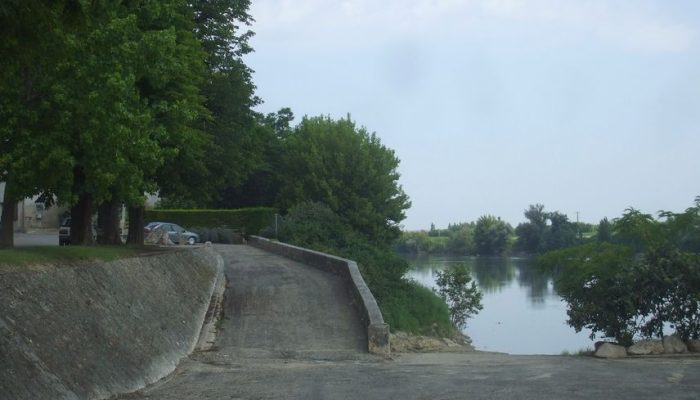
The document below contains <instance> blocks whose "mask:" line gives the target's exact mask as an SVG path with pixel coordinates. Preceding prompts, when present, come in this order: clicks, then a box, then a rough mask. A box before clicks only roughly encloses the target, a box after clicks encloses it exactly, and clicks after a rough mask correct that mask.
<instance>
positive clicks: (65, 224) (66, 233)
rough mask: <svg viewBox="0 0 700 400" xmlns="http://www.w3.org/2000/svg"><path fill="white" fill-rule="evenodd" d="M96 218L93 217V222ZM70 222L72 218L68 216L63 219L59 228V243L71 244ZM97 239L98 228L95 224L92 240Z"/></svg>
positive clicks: (61, 244)
mask: <svg viewBox="0 0 700 400" xmlns="http://www.w3.org/2000/svg"><path fill="white" fill-rule="evenodd" d="M94 221H95V219H94V218H93V222H94ZM70 222H71V218H70V217H66V218H64V219H63V221H61V226H60V227H59V228H58V245H59V246H68V245H69V244H70ZM96 240H97V229H96V228H95V225H94V224H93V226H92V242H93V243H94V242H95V241H96Z"/></svg>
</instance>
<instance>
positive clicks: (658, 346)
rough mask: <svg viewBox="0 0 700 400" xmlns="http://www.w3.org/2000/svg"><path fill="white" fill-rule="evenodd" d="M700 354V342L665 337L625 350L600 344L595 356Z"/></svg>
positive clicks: (621, 347)
mask: <svg viewBox="0 0 700 400" xmlns="http://www.w3.org/2000/svg"><path fill="white" fill-rule="evenodd" d="M689 352H691V353H697V352H700V341H698V340H691V341H688V343H686V342H683V340H681V339H680V338H679V337H678V336H675V335H674V336H664V337H663V340H642V341H640V342H637V343H635V344H633V345H632V346H630V347H627V348H625V347H624V346H620V345H618V344H615V343H607V342H605V343H599V344H598V345H597V346H596V351H595V353H594V354H593V355H594V356H596V357H598V358H624V357H627V356H650V355H661V354H685V353H689Z"/></svg>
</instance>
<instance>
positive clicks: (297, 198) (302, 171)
mask: <svg viewBox="0 0 700 400" xmlns="http://www.w3.org/2000/svg"><path fill="white" fill-rule="evenodd" d="M283 148H284V152H283V159H282V163H281V168H280V171H279V183H280V187H279V193H278V195H277V204H278V205H279V206H280V207H281V208H283V209H286V208H289V207H292V206H293V205H295V204H298V203H301V202H304V201H315V202H321V203H324V204H326V205H328V206H329V207H330V208H331V210H333V212H335V213H337V214H338V215H340V216H341V217H343V218H344V219H345V220H346V221H347V222H348V223H349V224H350V225H351V226H352V227H353V228H354V229H355V230H357V231H358V232H360V233H362V234H364V235H366V236H367V237H368V238H370V239H372V240H377V241H380V242H383V243H388V242H390V241H392V240H393V239H395V238H397V237H398V234H399V227H398V224H399V222H400V221H402V220H403V219H404V217H405V215H404V211H405V210H406V209H407V208H408V207H410V204H411V203H410V201H409V200H408V196H407V195H406V194H405V193H404V191H403V189H402V188H401V186H400V185H399V183H398V179H399V173H398V172H397V167H398V165H399V159H398V158H397V157H396V155H395V154H394V152H393V150H391V149H389V148H387V147H385V146H384V145H382V143H381V141H380V140H379V138H378V137H377V136H376V135H375V134H374V133H369V132H368V131H367V130H366V129H365V128H358V127H357V126H356V125H355V123H354V122H353V121H351V120H350V119H349V118H347V119H340V120H333V119H331V118H330V117H313V118H308V117H306V118H304V119H303V120H302V121H301V123H300V124H299V125H298V126H297V127H296V128H295V129H294V130H293V132H292V133H291V134H290V135H289V136H288V137H286V138H285V139H284V141H283Z"/></svg>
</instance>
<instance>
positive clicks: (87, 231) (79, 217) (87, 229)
mask: <svg viewBox="0 0 700 400" xmlns="http://www.w3.org/2000/svg"><path fill="white" fill-rule="evenodd" d="M70 215H71V224H70V242H71V244H72V245H76V246H87V245H90V244H93V238H92V196H91V195H89V194H86V193H83V194H81V195H80V197H79V198H78V203H77V204H76V205H74V206H73V207H72V208H71V209H70Z"/></svg>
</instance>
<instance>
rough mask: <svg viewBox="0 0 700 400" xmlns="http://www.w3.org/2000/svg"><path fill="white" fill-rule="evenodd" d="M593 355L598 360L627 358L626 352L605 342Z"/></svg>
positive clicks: (615, 345)
mask: <svg viewBox="0 0 700 400" xmlns="http://www.w3.org/2000/svg"><path fill="white" fill-rule="evenodd" d="M593 355H594V356H595V357H598V358H623V357H627V350H625V348H624V347H622V346H620V345H617V344H614V343H607V342H606V343H603V344H601V345H600V346H598V349H597V350H596V351H595V353H594V354H593Z"/></svg>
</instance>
